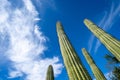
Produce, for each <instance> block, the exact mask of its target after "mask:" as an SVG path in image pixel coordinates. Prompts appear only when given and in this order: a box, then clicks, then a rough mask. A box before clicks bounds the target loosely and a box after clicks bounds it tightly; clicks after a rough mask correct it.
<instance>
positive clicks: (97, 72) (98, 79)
mask: <svg viewBox="0 0 120 80" xmlns="http://www.w3.org/2000/svg"><path fill="white" fill-rule="evenodd" d="M82 53H83V55H84V57H85V59H86V60H87V62H88V64H89V66H90V68H91V70H92V72H93V74H94V76H95V77H96V80H106V78H105V76H104V75H103V73H102V72H101V70H100V69H99V68H98V67H97V65H96V64H95V62H94V61H93V59H92V57H91V56H90V55H89V53H88V52H87V51H86V49H85V48H82Z"/></svg>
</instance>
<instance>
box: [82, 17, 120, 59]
mask: <svg viewBox="0 0 120 80" xmlns="http://www.w3.org/2000/svg"><path fill="white" fill-rule="evenodd" d="M84 23H85V25H86V26H87V27H88V29H89V30H90V31H91V32H92V33H93V34H94V35H95V36H96V37H97V38H98V39H99V40H100V41H101V42H102V43H103V44H104V45H105V47H106V48H107V49H108V50H109V51H110V52H111V53H112V54H113V55H114V56H115V57H116V58H117V59H118V60H119V61H120V41H118V40H117V39H115V38H114V37H113V36H111V35H110V34H107V33H106V32H105V31H104V30H102V29H100V28H99V27H98V26H97V25H95V24H94V23H93V22H92V21H90V20H88V19H85V20H84Z"/></svg>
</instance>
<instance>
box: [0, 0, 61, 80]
mask: <svg viewBox="0 0 120 80" xmlns="http://www.w3.org/2000/svg"><path fill="white" fill-rule="evenodd" d="M0 3H1V7H0V13H1V15H0V39H1V40H0V46H1V45H2V46H5V48H4V49H3V48H0V49H1V50H0V52H1V53H3V54H5V55H6V58H8V59H9V60H10V61H11V63H10V64H11V65H12V66H11V67H10V69H9V77H8V78H15V77H18V76H21V77H22V76H23V75H24V74H25V75H26V77H25V80H41V79H42V80H45V76H46V70H47V67H48V66H49V65H50V64H52V65H53V67H54V71H55V75H58V74H60V73H61V69H62V67H63V65H62V64H61V63H58V62H59V59H58V57H53V58H45V59H43V58H42V57H41V55H42V54H44V51H45V50H46V49H47V47H46V46H45V45H44V44H45V43H46V37H45V36H44V35H43V33H42V32H41V31H40V29H39V28H40V27H39V26H37V25H36V23H37V21H38V20H39V18H38V17H37V16H38V12H37V11H36V9H35V7H34V6H33V4H32V2H31V1H30V0H23V3H22V4H23V6H22V7H20V8H18V7H16V8H13V7H12V6H13V5H12V3H11V2H9V1H7V0H0ZM1 41H2V43H1Z"/></svg>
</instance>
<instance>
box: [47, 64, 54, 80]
mask: <svg viewBox="0 0 120 80" xmlns="http://www.w3.org/2000/svg"><path fill="white" fill-rule="evenodd" d="M46 80H54V72H53V67H52V65H49V67H48V70H47V76H46Z"/></svg>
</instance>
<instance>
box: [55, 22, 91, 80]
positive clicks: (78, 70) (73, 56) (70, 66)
mask: <svg viewBox="0 0 120 80" xmlns="http://www.w3.org/2000/svg"><path fill="white" fill-rule="evenodd" d="M56 26H57V34H58V39H59V44H60V49H61V53H62V57H63V60H64V64H65V67H66V69H67V73H68V76H69V79H70V80H91V77H90V75H89V74H88V72H87V70H86V69H85V67H84V66H83V64H82V62H81V60H80V59H79V57H78V55H77V53H76V52H75V50H74V48H73V47H72V45H71V43H70V41H69V40H68V38H67V36H66V34H65V32H64V30H63V28H62V24H61V23H60V22H57V24H56Z"/></svg>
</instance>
